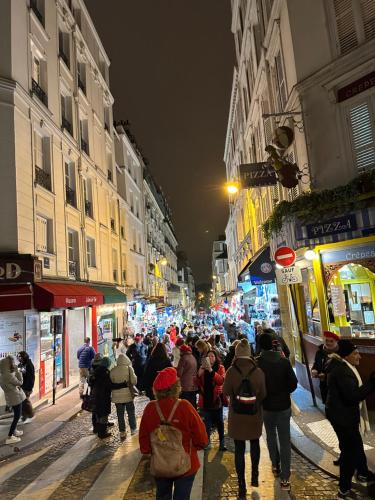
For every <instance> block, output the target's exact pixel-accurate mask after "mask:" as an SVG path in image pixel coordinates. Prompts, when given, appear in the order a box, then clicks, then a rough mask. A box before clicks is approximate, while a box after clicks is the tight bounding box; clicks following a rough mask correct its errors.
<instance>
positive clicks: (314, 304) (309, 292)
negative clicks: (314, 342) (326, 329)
mask: <svg viewBox="0 0 375 500" xmlns="http://www.w3.org/2000/svg"><path fill="white" fill-rule="evenodd" d="M302 289H303V299H304V300H303V304H304V308H305V313H306V323H307V324H306V326H307V332H308V333H309V335H313V336H315V337H321V336H322V327H321V322H320V309H319V303H318V291H317V286H316V282H315V277H314V273H313V270H312V269H311V268H306V269H302Z"/></svg>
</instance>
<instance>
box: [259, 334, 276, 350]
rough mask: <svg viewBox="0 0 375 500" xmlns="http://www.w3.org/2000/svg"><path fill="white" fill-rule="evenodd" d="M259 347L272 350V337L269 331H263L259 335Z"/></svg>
mask: <svg viewBox="0 0 375 500" xmlns="http://www.w3.org/2000/svg"><path fill="white" fill-rule="evenodd" d="M258 342H259V347H260V348H261V349H262V350H263V351H272V347H273V345H272V337H271V335H270V334H269V333H262V334H261V335H259V337H258Z"/></svg>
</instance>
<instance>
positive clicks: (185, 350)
mask: <svg viewBox="0 0 375 500" xmlns="http://www.w3.org/2000/svg"><path fill="white" fill-rule="evenodd" d="M180 351H181V352H191V347H190V346H189V345H186V344H182V346H181V347H180Z"/></svg>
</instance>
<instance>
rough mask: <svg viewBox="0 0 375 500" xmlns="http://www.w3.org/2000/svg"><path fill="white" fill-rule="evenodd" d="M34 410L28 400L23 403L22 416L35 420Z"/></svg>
mask: <svg viewBox="0 0 375 500" xmlns="http://www.w3.org/2000/svg"><path fill="white" fill-rule="evenodd" d="M34 413H35V412H34V408H33V405H32V404H31V401H30V399H29V398H26V399H24V400H23V401H22V416H23V417H25V418H33V416H34Z"/></svg>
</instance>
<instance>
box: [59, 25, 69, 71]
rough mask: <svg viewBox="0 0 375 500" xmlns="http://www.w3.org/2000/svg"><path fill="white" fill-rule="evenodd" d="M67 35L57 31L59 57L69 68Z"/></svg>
mask: <svg viewBox="0 0 375 500" xmlns="http://www.w3.org/2000/svg"><path fill="white" fill-rule="evenodd" d="M69 38H70V37H69V33H66V32H65V31H62V30H59V57H60V58H61V59H62V60H63V61H64V63H65V64H66V65H67V67H68V68H70V39H69Z"/></svg>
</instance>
